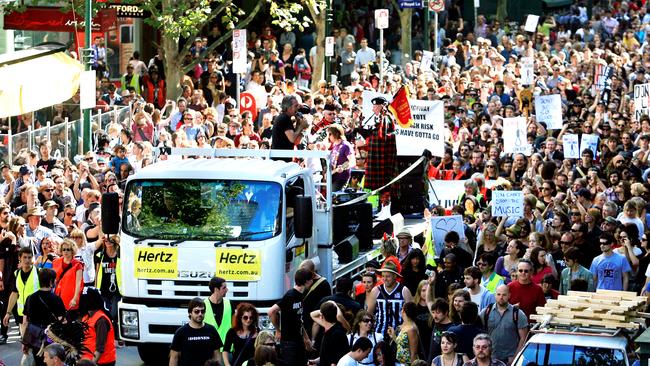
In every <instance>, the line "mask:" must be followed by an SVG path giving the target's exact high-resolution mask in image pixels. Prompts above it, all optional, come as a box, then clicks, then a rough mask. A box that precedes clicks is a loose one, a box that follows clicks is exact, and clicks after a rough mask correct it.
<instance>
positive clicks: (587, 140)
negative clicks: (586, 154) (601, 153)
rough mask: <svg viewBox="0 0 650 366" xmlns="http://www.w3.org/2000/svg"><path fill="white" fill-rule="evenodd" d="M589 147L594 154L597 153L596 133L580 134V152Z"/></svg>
mask: <svg viewBox="0 0 650 366" xmlns="http://www.w3.org/2000/svg"><path fill="white" fill-rule="evenodd" d="M584 149H589V150H591V151H593V153H594V156H597V155H598V136H597V135H588V134H582V139H580V154H582V150H584Z"/></svg>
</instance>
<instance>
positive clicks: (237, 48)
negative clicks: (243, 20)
mask: <svg viewBox="0 0 650 366" xmlns="http://www.w3.org/2000/svg"><path fill="white" fill-rule="evenodd" d="M247 57H248V50H247V45H246V29H235V30H233V31H232V72H234V73H236V74H243V73H245V72H246V68H247V66H248V60H247Z"/></svg>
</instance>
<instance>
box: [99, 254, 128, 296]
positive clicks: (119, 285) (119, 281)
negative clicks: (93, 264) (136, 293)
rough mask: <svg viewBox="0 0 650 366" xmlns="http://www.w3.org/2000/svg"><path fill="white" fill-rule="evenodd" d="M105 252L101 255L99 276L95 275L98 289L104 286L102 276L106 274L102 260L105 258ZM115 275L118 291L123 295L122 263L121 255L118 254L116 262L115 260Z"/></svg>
mask: <svg viewBox="0 0 650 366" xmlns="http://www.w3.org/2000/svg"><path fill="white" fill-rule="evenodd" d="M104 254H105V253H104V252H102V254H101V256H100V257H99V270H98V271H97V276H96V277H95V287H97V288H98V289H100V288H101V286H102V276H103V275H104V271H102V264H101V263H102V261H103V260H104ZM115 277H117V292H118V293H119V294H120V295H122V268H121V265H120V256H119V254H118V256H117V259H116V262H115Z"/></svg>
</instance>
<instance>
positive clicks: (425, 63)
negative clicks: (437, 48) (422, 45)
mask: <svg viewBox="0 0 650 366" xmlns="http://www.w3.org/2000/svg"><path fill="white" fill-rule="evenodd" d="M432 62H433V52H431V51H422V61H420V70H421V71H422V72H427V71H431V63H432Z"/></svg>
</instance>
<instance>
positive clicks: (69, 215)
mask: <svg viewBox="0 0 650 366" xmlns="http://www.w3.org/2000/svg"><path fill="white" fill-rule="evenodd" d="M65 215H66V216H68V217H72V216H74V214H73V213H66V214H65Z"/></svg>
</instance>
